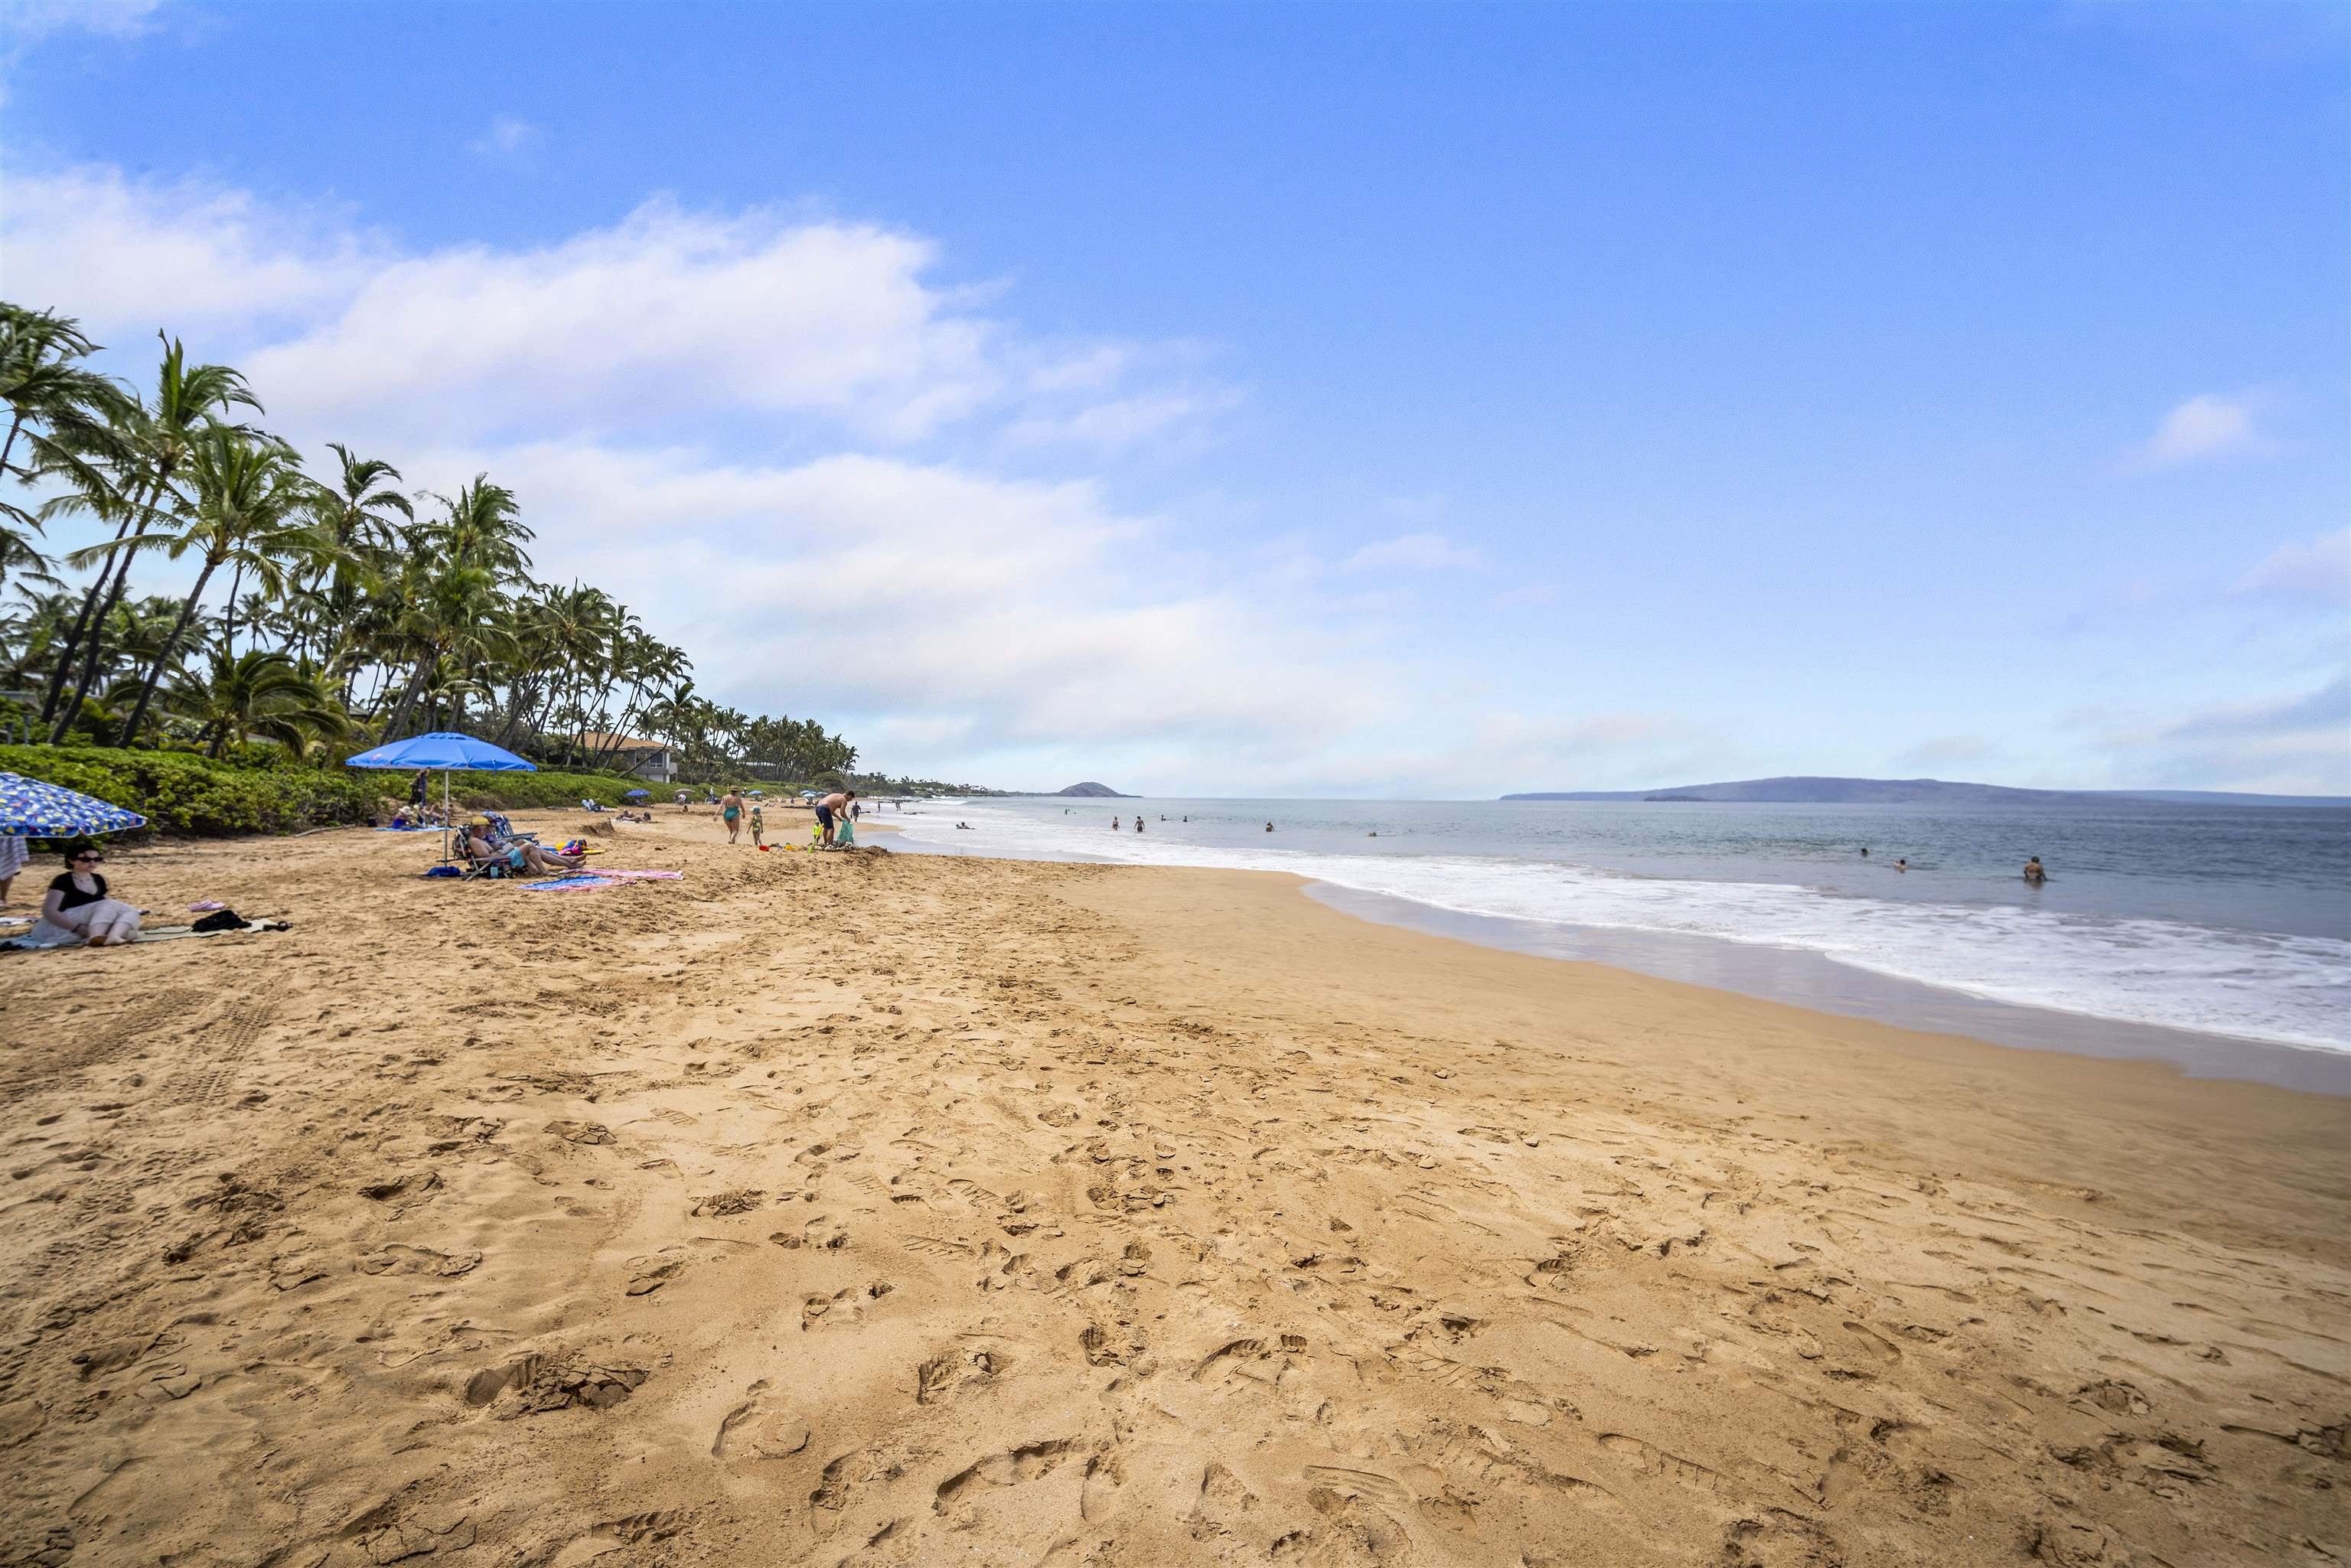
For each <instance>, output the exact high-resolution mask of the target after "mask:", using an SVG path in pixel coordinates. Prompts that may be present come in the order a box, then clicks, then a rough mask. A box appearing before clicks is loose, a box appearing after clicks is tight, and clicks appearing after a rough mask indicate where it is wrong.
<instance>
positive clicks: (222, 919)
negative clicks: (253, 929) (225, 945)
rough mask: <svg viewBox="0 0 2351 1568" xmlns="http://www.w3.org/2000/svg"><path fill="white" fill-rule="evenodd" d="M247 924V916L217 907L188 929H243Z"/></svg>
mask: <svg viewBox="0 0 2351 1568" xmlns="http://www.w3.org/2000/svg"><path fill="white" fill-rule="evenodd" d="M245 925H246V920H245V916H244V915H239V914H238V913H237V912H236V911H235V910H234V909H215V910H214V911H213V912H212V913H211V914H210V915H205V916H204V918H203V919H201V920H199V921H197V922H196V923H195V924H194V925H191V926H189V927H188V929H189V930H191V931H242V930H244V929H245Z"/></svg>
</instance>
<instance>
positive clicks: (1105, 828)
mask: <svg viewBox="0 0 2351 1568" xmlns="http://www.w3.org/2000/svg"><path fill="white" fill-rule="evenodd" d="M1138 811H1140V812H1141V813H1143V815H1144V818H1145V824H1146V825H1145V831H1144V832H1142V833H1140V834H1138V833H1135V832H1134V831H1131V828H1132V823H1133V821H1134V815H1135V814H1136V813H1137V812H1138ZM1113 816H1115V817H1117V818H1119V819H1121V820H1122V821H1123V822H1125V823H1126V824H1127V828H1126V829H1125V830H1122V831H1118V832H1115V833H1113V831H1112V830H1111V826H1110V824H1111V821H1112V819H1113ZM1163 818H1164V819H1165V820H1164V821H1163V820H1162V819H1163ZM1187 818H1188V819H1189V820H1188V821H1186V819H1187ZM886 820H888V821H892V822H893V823H895V824H899V825H902V826H903V827H904V828H905V829H906V830H907V832H906V840H905V841H906V843H907V847H909V848H916V847H920V848H929V849H937V850H944V851H946V852H967V853H987V854H1012V855H1025V856H1038V857H1043V858H1050V859H1089V860H1108V861H1119V862H1137V863H1145V864H1172V865H1197V866H1212V867H1225V868H1230V869H1237V870H1275V871H1287V872H1291V873H1296V874H1299V875H1301V876H1307V877H1311V878H1313V879H1315V880H1316V881H1318V882H1321V883H1326V884H1329V885H1330V886H1332V887H1335V888H1343V889H1348V890H1352V891H1353V892H1354V893H1356V894H1370V895H1376V896H1377V897H1378V898H1381V899H1384V900H1395V901H1401V902H1402V904H1405V905H1408V906H1409V905H1416V906H1419V907H1421V908H1424V909H1426V910H1427V911H1429V912H1431V919H1432V921H1434V920H1435V918H1436V916H1437V915H1455V916H1477V917H1486V918H1489V919H1495V920H1499V921H1504V922H1511V923H1522V924H1527V925H1533V926H1536V927H1547V928H1550V929H1551V931H1552V933H1554V934H1555V935H1560V934H1566V933H1572V932H1579V931H1580V932H1590V933H1614V934H1619V935H1620V936H1624V937H1626V938H1635V937H1642V936H1647V937H1656V938H1671V939H1684V940H1702V941H1704V942H1707V943H1713V944H1725V943H1728V944H1737V945H1739V946H1740V947H1742V948H1746V949H1750V950H1755V949H1763V950H1779V951H1782V952H1786V953H1790V954H1793V955H1802V956H1804V957H1805V958H1807V959H1809V960H1811V961H1814V962H1817V961H1821V960H1825V961H1827V962H1829V963H1832V964H1834V965H1837V966H1842V967H1846V968H1849V969H1854V970H1860V971H1864V972H1865V973H1867V974H1869V975H1873V976H1876V977H1882V978H1885V979H1889V980H1893V981H1899V982H1907V983H1908V984H1909V985H1912V986H1915V987H1919V988H1929V989H1931V990H1936V991H1940V992H1944V993H1949V994H1951V995H1953V996H1954V997H1955V998H1973V999H1975V1000H1979V1001H1983V1002H1990V1003H1999V1004H2005V1005H2008V1006H2010V1007H2013V1008H2019V1009H2044V1010H2053V1011H2056V1012H2061V1013H2064V1014H2070V1015H2073V1016H2074V1017H2076V1018H2081V1019H2105V1020H2112V1021H2114V1022H2116V1023H2120V1024H2127V1025H2137V1026H2144V1027H2146V1028H2148V1029H2153V1030H2167V1031H2188V1032H2191V1033H2194V1034H2198V1035H2201V1036H2220V1037H2233V1038H2236V1039H2240V1040H2259V1041H2265V1042H2269V1043H2272V1044H2283V1045H2292V1046H2296V1047H2302V1048H2305V1049H2318V1050H2325V1051H2346V1052H2351V811H2345V810H2298V809H2292V808H2279V809H2268V808H2240V807H2183V806H2160V805H2147V806H2136V805H2098V806H2087V807H2068V808H2054V809H2052V808H2026V809H2016V808H2007V809H1997V810H1985V809H1977V810H1948V809H1938V808H1931V807H1917V806H1877V805H1870V806H1791V805H1771V804H1732V803H1721V804H1717V803H1711V802H1708V803H1702V804H1681V803H1662V802H1614V801H1610V802H1598V801H1594V802H1583V801H1492V802H1478V801H1471V802H1458V801H1397V802H1389V801H1352V800H1351V801H1301V800H1099V801H1097V800H1085V801H1071V800H1061V799H1053V798H1046V799H1023V800H985V801H980V800H974V801H955V802H930V803H927V804H925V806H923V807H920V808H917V809H915V810H913V811H910V812H907V813H904V814H900V813H890V814H889V815H888V817H887V819H886ZM956 821H966V822H968V823H969V824H970V828H969V829H968V830H967V831H965V830H957V829H956V827H955V823H956ZM1268 821H1270V822H1272V823H1273V824H1274V831H1272V832H1270V833H1269V832H1267V831H1265V824H1266V823H1267V822H1268ZM1374 834H1375V835H1377V836H1376V837H1374V836H1373V835H1374ZM1864 846H1867V847H1868V848H1869V850H1870V854H1869V855H1868V856H1867V857H1864V856H1863V855H1862V853H1861V850H1862V848H1863V847H1864ZM2031 854H2038V855H2039V856H2041V858H2042V860H2043V862H2044V863H2045V864H2046V865H2047V867H2048V869H2049V874H2050V880H2049V882H2048V883H2045V884H2043V885H2041V886H2038V887H2034V886H2030V885H2028V884H2026V883H2024V881H2023V880H2022V876H2021V874H2020V868H2021V867H2022V863H2023V862H2024V860H2025V857H2026V856H2027V855H2031ZM1897 857H1899V858H1903V859H1907V861H1908V862H1909V865H1910V868H1911V869H1909V870H1908V871H1907V872H1903V871H1897V870H1896V869H1895V868H1894V865H1893V862H1894V861H1895V860H1896V858H1897ZM1473 935H1474V934H1473ZM1478 939H1489V938H1485V937H1480V938H1478ZM1502 945H1506V946H1529V944H1528V943H1526V942H1520V941H1511V942H1507V943H1503V944H1502ZM1556 945H1557V944H1556V942H1555V941H1554V942H1553V946H1556ZM1612 961H1622V960H1621V959H1617V960H1612ZM1628 967H1642V968H1649V969H1652V970H1653V971H1655V970H1656V965H1655V964H1653V963H1633V964H1630V965H1628ZM1765 967H1769V965H1768V960H1767V962H1766V966H1765ZM1783 967H1784V966H1783ZM1745 972H1761V971H1760V970H1757V969H1756V967H1755V966H1753V965H1749V966H1746V967H1745ZM1718 983H1721V982H1718ZM1734 988H1739V989H1755V990H1761V991H1762V992H1763V993H1764V994H1775V993H1774V991H1773V989H1772V988H1769V987H1763V986H1761V985H1759V984H1756V983H1753V982H1750V983H1746V984H1735V985H1734ZM1781 989H1782V990H1784V989H1785V988H1784V987H1783V988H1781ZM1862 989H1866V988H1862ZM1787 999H1795V998H1787ZM1842 1010H1860V1011H1865V1012H1866V1011H1872V1009H1871V1008H1870V1007H1866V1006H1865V1007H1858V1008H1855V1009H1842ZM1883 1010H1884V1009H1879V1011H1877V1012H1873V1014H1872V1016H1880V1014H1881V1013H1882V1012H1883ZM1892 1021H1915V1019H1903V1018H1896V1019H1893V1020H1892ZM1971 1032H1980V1031H1971ZM2017 1043H2053V1042H2050V1041H2024V1040H2020V1041H2018V1042H2017ZM2133 1053H2134V1054H2136V1053H2137V1052H2133ZM2152 1054H2165V1055H2168V1054H2170V1053H2169V1052H2153V1053H2152ZM2208 1070H2209V1067H2208ZM2260 1076H2263V1077H2268V1076H2271V1075H2270V1074H2268V1073H2262V1074H2260Z"/></svg>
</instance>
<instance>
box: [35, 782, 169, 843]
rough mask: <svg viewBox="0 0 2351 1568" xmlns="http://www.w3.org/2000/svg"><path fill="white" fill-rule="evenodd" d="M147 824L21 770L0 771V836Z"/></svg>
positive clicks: (59, 835)
mask: <svg viewBox="0 0 2351 1568" xmlns="http://www.w3.org/2000/svg"><path fill="white" fill-rule="evenodd" d="M146 825H147V819H146V818H144V817H142V816H141V815H140V814H139V813H138V812H136V811H126V810H123V809H122V808H121V807H120V806H110V805H108V804H107V803H106V802H105V801H103V800H94V799H92V798H91V797H89V796H88V795H84V794H81V793H79V792H78V791H77V790H73V789H64V788H62V787H61V786H58V785H56V784H44V783H42V782H41V781H40V780H39V779H27V778H26V777H25V776H24V775H23V774H21V773H0V835H5V836H7V837H10V838H19V839H66V838H74V837H78V836H79V835H81V834H85V833H120V832H126V831H129V830H131V829H132V828H143V827H145V826H146Z"/></svg>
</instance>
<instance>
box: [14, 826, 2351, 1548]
mask: <svg viewBox="0 0 2351 1568" xmlns="http://www.w3.org/2000/svg"><path fill="white" fill-rule="evenodd" d="M778 815H779V813H774V812H771V813H770V822H771V826H775V827H778V828H781V826H782V824H780V823H778V822H777V820H776V819H777V817H778ZM791 820H793V819H791V818H789V816H786V818H785V821H791ZM520 821H521V823H522V825H524V826H526V827H535V828H538V829H539V830H540V831H542V832H543V833H548V834H550V835H551V834H553V833H565V834H568V833H569V831H571V830H572V829H573V828H574V827H575V826H576V825H577V823H578V822H579V821H580V818H579V817H578V816H577V815H576V814H561V815H559V814H552V813H550V814H544V815H540V816H538V817H536V818H534V817H529V816H525V817H523V818H521V819H520ZM882 825H883V824H879V823H873V824H867V826H882ZM803 835H804V830H803V831H802V833H794V834H792V836H795V837H798V836H803ZM874 838H875V840H876V841H878V842H881V843H885V844H886V843H887V842H888V839H887V837H886V836H884V835H874ZM604 842H606V844H607V847H608V851H609V852H608V853H607V854H606V855H605V856H604V857H603V859H602V861H601V863H602V864H605V865H611V866H616V867H626V868H643V869H676V870H680V871H683V872H684V879H683V880H682V881H678V882H670V883H637V884H632V885H629V886H624V887H620V888H616V889H613V890H611V891H606V892H589V893H574V894H530V893H527V892H524V891H522V890H521V889H520V888H519V887H517V886H515V885H513V884H501V883H468V884H463V885H460V884H456V883H446V882H434V881H426V880H423V879H420V878H419V877H417V876H416V875H415V874H414V873H415V872H416V871H417V870H418V869H419V868H420V867H421V866H422V865H423V863H424V862H427V861H428V860H429V859H430V858H431V856H432V853H433V850H434V843H433V841H431V840H429V839H427V838H426V837H425V836H423V835H413V836H410V835H394V834H388V833H374V832H368V831H331V832H322V833H319V834H316V835H313V836H310V837H307V838H302V839H296V840H276V841H237V842H222V843H207V844H164V845H162V846H159V847H155V848H151V849H146V850H135V851H127V852H116V854H115V855H114V858H113V859H112V860H111V861H110V863H109V865H108V867H107V871H108V874H109V875H110V877H111V878H112V879H113V881H114V883H115V885H116V887H117V889H118V890H119V892H120V895H121V896H125V897H127V898H130V899H131V900H133V901H135V902H138V903H140V904H144V905H146V906H147V907H149V908H151V909H153V910H157V911H174V912H175V911H180V910H184V909H185V907H186V905H187V904H189V903H191V902H192V901H194V900H197V899H219V900H224V901H225V902H227V903H229V904H233V905H234V906H235V908H236V909H237V910H239V911H240V912H242V913H244V914H246V915H251V916H263V915H283V916H286V917H287V918H288V919H290V920H291V921H292V922H293V923H294V925H293V929H292V930H291V931H289V932H286V933H282V934H266V935H253V936H244V935H240V936H229V937H223V938H218V939H213V940H206V941H194V940H189V941H179V942H171V943H162V944H157V945H152V946H140V947H135V948H132V949H129V950H123V951H113V952H92V951H66V952H55V953H48V954H41V955H30V956H19V955H11V956H5V957H0V964H5V988H4V989H0V1096H5V1124H0V1141H5V1174H6V1179H5V1182H0V1203H5V1225H0V1281H5V1285H0V1331H5V1351H0V1521H5V1523H0V1564H6V1565H11V1568H13V1565H16V1564H22V1563H45V1564H56V1563H76V1564H107V1565H111V1564H117V1563H122V1564H129V1563H172V1564H175V1565H188V1568H214V1565H229V1564H237V1565H250V1568H258V1565H262V1564H271V1565H282V1568H321V1565H326V1564H333V1565H336V1568H342V1565H346V1564H349V1565H357V1564H362V1563H392V1562H402V1561H407V1562H413V1563H430V1564H436V1565H437V1564H441V1563H451V1564H469V1563H471V1564H482V1565H485V1568H523V1565H527V1564H528V1565H538V1564H547V1565H552V1568H577V1565H579V1564H581V1563H590V1562H594V1563H599V1564H601V1568H627V1565H630V1564H647V1565H650V1564H704V1563H708V1564H722V1563H724V1564H737V1563H740V1564H771V1563H811V1564H817V1563H821V1564H827V1565H831V1564H834V1563H872V1564H914V1563H974V1564H998V1563H1001V1564H1021V1565H1028V1564H1038V1563H1055V1564H1078V1563H1095V1564H1104V1565H1110V1564H1135V1563H1170V1564H1176V1563H1260V1562H1271V1563H1301V1564H1355V1563H1377V1564H1405V1563H1419V1564H1452V1563H1460V1564H1494V1565H1498V1568H1499V1565H1505V1564H1593V1565H1606V1568H1618V1565H1636V1564H1660V1565H1664V1564H1706V1565H1708V1568H1764V1565H1768V1568H1795V1565H1800V1564H1801V1565H1806V1568H1834V1565H1844V1568H1875V1565H1878V1564H1903V1565H1908V1564H1915V1565H1917V1568H1942V1565H1951V1568H1964V1565H1970V1564H2015V1563H2052V1564H2065V1565H2073V1568H2081V1565H2090V1564H2097V1565H2102V1568H2105V1565H2114V1568H2123V1565H2133V1568H2156V1565H2163V1564H2168V1565H2170V1568H2191V1565H2194V1568H2202V1565H2209V1564H2277V1563H2303V1564H2311V1565H2314V1568H2315V1565H2321V1564H2327V1563H2346V1562H2351V1506H2346V1493H2345V1492H2344V1490H2341V1484H2342V1483H2344V1482H2346V1480H2351V1476H2346V1465H2345V1458H2346V1424H2351V1348H2346V1347H2351V1260H2346V1238H2351V1101H2346V1100H2344V1099H2339V1098H2328V1097H2321V1096H2314V1095H2305V1094H2296V1093H2294V1092H2287V1091H2283V1090H2279V1089H2272V1088H2267V1087H2262V1086H2258V1085H2252V1084H2245V1083H2236V1082H2212V1081H2191V1080H2188V1079H2185V1078H2183V1077H2181V1076H2180V1075H2179V1073H2177V1072H2176V1071H2172V1070H2171V1069H2168V1068H2165V1067H2160V1066H2156V1065H2152V1064H2145V1063H2133V1062H2117V1061H2096V1060H2091V1059H2087V1058H2079V1057H2073V1056H2066V1055H2061V1054H2053V1053H2035V1052H2026V1051H2011V1050H2006V1049H2001V1048H1998V1047H1992V1046H1988V1045H1982V1044H1978V1043H1975V1042H1972V1041H1969V1040H1959V1039H1955V1038H1949V1037H1940V1036H1931V1035H1923V1034H1915V1033H1908V1032H1905V1031H1902V1030H1894V1029H1890V1028H1886V1027H1884V1026H1880V1025H1876V1024H1873V1023H1869V1022H1866V1021H1862V1020H1856V1019H1844V1018H1834V1017H1829V1016H1826V1015H1822V1014H1815V1013H1811V1012H1806V1011H1803V1010H1801V1009H1793V1008H1789V1007H1783V1006H1779V1005H1776V1004H1773V1003H1770V1002H1765V1001H1761V1000H1755V999H1751V998H1742V997H1738V996H1734V995H1730V994H1728V993H1724V992H1719V991H1711V990H1705V989H1699V988H1691V987H1687V986H1680V985H1677V984H1674V983H1672V982H1668V981H1664V980H1657V979H1651V978H1646V977H1640V976H1635V975H1632V974H1628V973H1625V972H1622V971H1617V970H1614V969H1609V968H1604V967H1596V966H1591V965H1581V964H1572V963H1565V962H1560V961H1557V960H1552V959H1545V958H1540V957H1532V956H1522V955H1518V954H1511V953H1505V952H1499V951H1490V950H1488V949H1484V948H1479V947H1475V946H1468V945H1466V944H1461V943H1456V942H1449V941H1446V940H1443V939H1439V938H1436V937H1431V936H1422V935H1418V934H1415V933H1412V932H1408V931H1404V930H1399V929H1395V928H1392V927H1389V926H1384V925H1372V924H1369V923H1366V922H1363V921H1359V920H1356V919H1353V918H1352V917H1350V916H1348V915H1343V914H1342V913H1339V912H1337V911H1335V910H1333V909H1331V908H1328V907H1326V906H1324V905H1322V904H1317V903H1315V902H1314V901H1312V900H1310V899H1308V898H1306V897H1304V896H1302V895H1301V892H1300V884H1299V883H1297V882H1296V881H1295V880H1294V879H1290V878H1287V877H1282V876H1278V875H1273V874H1270V873H1207V872H1185V871H1173V870H1165V869H1156V868H1134V867H1112V866H1100V865H1069V864H1049V863H1040V862H1001V861H987V860H977V859H960V858H948V857H938V856H926V855H914V854H908V853H891V854H873V853H861V854H858V855H854V856H850V855H832V856H814V855H810V854H806V853H800V852H771V853H767V854H759V853H756V852H752V851H751V850H750V849H749V847H748V845H747V843H746V844H744V845H741V846H737V847H730V846H728V845H727V844H726V841H725V837H724V833H723V831H721V830H720V829H719V828H718V827H717V826H716V820H715V818H714V817H713V816H712V815H710V814H709V813H707V812H706V811H705V812H702V813H697V814H693V815H684V814H679V813H676V812H674V811H673V810H669V809H668V808H661V809H658V810H656V813H655V820H654V821H653V823H652V824H651V825H650V826H636V825H628V826H623V827H621V828H620V829H618V830H617V833H616V836H615V837H614V838H613V839H611V840H610V841H604ZM33 870H35V871H37V872H39V873H40V874H39V876H38V877H37V878H36V877H32V876H30V874H29V873H28V879H27V881H26V882H24V883H19V886H18V894H19V897H20V901H21V899H22V897H23V896H24V895H25V894H26V892H27V890H28V888H37V886H38V885H39V883H40V881H43V880H46V877H47V874H49V873H48V872H47V870H45V869H43V868H41V867H39V866H36V867H35V868H33ZM176 917H178V918H185V916H184V915H178V916H176Z"/></svg>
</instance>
